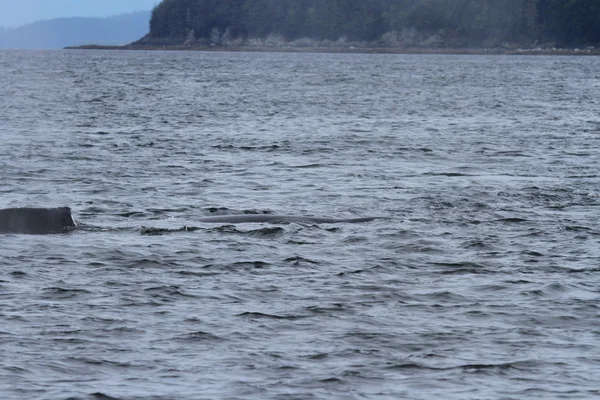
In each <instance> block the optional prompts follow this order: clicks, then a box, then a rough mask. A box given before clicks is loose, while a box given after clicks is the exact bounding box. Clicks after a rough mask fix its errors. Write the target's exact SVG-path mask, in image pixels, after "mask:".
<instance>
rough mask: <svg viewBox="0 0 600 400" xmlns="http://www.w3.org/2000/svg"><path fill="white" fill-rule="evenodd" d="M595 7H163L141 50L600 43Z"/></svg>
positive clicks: (356, 0)
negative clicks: (277, 45) (259, 45)
mask: <svg viewBox="0 0 600 400" xmlns="http://www.w3.org/2000/svg"><path fill="white" fill-rule="evenodd" d="M599 22H600V0H568V1H567V0H335V1H334V0H163V1H162V2H161V3H160V4H158V5H157V6H156V7H155V8H154V10H153V13H152V20H151V21H150V32H149V34H148V35H147V36H145V37H144V38H142V39H140V40H139V41H138V42H136V43H135V44H139V45H167V46H168V45H175V46H177V45H190V46H193V45H199V46H207V45H210V46H218V45H221V46H230V45H247V44H248V43H252V42H253V41H259V42H261V43H267V44H268V42H269V41H274V40H273V38H279V39H278V40H279V42H280V43H281V42H283V43H286V42H287V43H289V42H291V41H297V42H302V43H304V42H306V43H307V44H309V45H310V43H314V42H315V41H317V42H319V41H321V43H323V42H322V41H329V42H343V43H347V41H351V42H366V43H368V44H369V45H371V46H384V45H394V46H423V47H449V48H452V47H454V48H456V47H495V46H501V47H504V46H514V45H518V46H522V45H524V46H535V45H536V44H538V43H539V44H541V43H545V44H547V45H548V46H550V47H552V46H554V45H563V46H578V45H598V44H599V43H600V23H599Z"/></svg>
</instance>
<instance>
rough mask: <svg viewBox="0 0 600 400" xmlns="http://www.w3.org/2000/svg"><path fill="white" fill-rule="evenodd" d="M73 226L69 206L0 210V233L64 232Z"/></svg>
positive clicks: (73, 222)
mask: <svg viewBox="0 0 600 400" xmlns="http://www.w3.org/2000/svg"><path fill="white" fill-rule="evenodd" d="M75 226H76V225H75V221H73V217H72V216H71V209H70V208H69V207H59V208H6V209H2V210H0V233H17V234H31V235H44V234H49V233H62V232H66V231H68V230H70V229H71V228H73V227H75Z"/></svg>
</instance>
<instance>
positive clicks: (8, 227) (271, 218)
mask: <svg viewBox="0 0 600 400" xmlns="http://www.w3.org/2000/svg"><path fill="white" fill-rule="evenodd" d="M383 218H385V217H365V218H322V217H307V216H299V215H270V214H240V215H235V214H234V215H216V216H209V217H201V218H198V219H197V220H196V221H197V222H201V223H215V224H238V223H249V222H250V223H251V222H269V223H290V222H308V223H316V224H335V223H356V222H368V221H373V220H376V219H383ZM76 226H77V224H76V223H75V221H74V220H73V217H72V216H71V209H70V208H69V207H59V208H6V209H1V210H0V234H6V233H13V234H14V233H16V234H31V235H44V234H51V233H65V232H69V231H71V230H73V229H74V228H75V227H76ZM81 228H82V229H83V230H98V229H104V228H99V227H93V226H90V225H84V226H82V227H81ZM109 230H110V229H109Z"/></svg>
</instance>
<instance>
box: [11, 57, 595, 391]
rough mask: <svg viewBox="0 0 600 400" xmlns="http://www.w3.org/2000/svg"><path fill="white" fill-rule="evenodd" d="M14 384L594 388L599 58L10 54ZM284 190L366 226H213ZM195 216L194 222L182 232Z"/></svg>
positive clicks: (318, 210) (305, 210) (285, 197)
mask: <svg viewBox="0 0 600 400" xmlns="http://www.w3.org/2000/svg"><path fill="white" fill-rule="evenodd" d="M0 82H2V85H1V87H0V139H1V144H0V182H1V185H0V208H7V207H24V206H29V207H59V206H69V207H71V208H72V210H73V216H74V218H75V220H76V221H77V223H78V224H79V226H80V229H78V230H75V231H74V232H71V233H68V234H62V235H0V354H2V357H0V393H2V396H1V397H2V398H3V399H6V400H13V399H14V400H17V399H24V398H31V399H34V398H35V399H38V398H39V399H65V400H66V399H99V398H103V399H104V398H106V399H108V398H114V399H144V400H145V399H174V398H177V399H218V398H227V399H340V398H344V399H432V398H443V399H457V400H458V399H461V400H462V399H523V398H528V399H553V398H569V399H575V398H577V399H588V398H589V399H592V398H597V397H598V396H599V395H600V384H599V383H598V382H600V356H599V354H600V345H599V343H600V318H599V317H600V308H599V305H598V300H599V299H600V263H599V261H600V246H599V241H600V213H599V206H600V197H599V196H600V175H599V172H598V171H599V168H600V164H599V160H600V143H599V142H600V116H599V115H598V107H599V103H598V99H600V59H598V58H592V57H541V56H540V57H525V56H523V57H509V56H449V55H439V56H437V55H359V54H283V53H281V54H275V53H220V52H102V51H54V52H39V51H28V52H19V51H2V52H0ZM239 213H249V214H255V213H270V214H290V215H307V216H316V217H333V218H359V217H368V216H384V217H389V218H387V219H380V220H374V221H368V222H361V223H352V224H350V223H337V224H330V223H310V222H290V223H285V222H283V221H282V222H279V223H236V224H219V223H217V224H214V223H212V224H208V223H202V222H200V221H199V219H200V218H201V217H206V216H214V215H229V214H239ZM184 227H185V228H184Z"/></svg>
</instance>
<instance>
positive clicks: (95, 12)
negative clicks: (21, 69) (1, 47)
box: [0, 0, 160, 27]
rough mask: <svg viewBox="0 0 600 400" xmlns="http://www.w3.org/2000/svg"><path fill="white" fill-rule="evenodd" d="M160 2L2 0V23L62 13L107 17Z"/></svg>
mask: <svg viewBox="0 0 600 400" xmlns="http://www.w3.org/2000/svg"><path fill="white" fill-rule="evenodd" d="M158 3H160V0H0V26H4V27H17V26H21V25H25V24H28V23H30V22H34V21H38V20H41V19H53V18H61V17H108V16H110V15H116V14H123V13H127V12H132V11H146V10H151V9H152V8H153V7H154V6H155V5H157V4H158Z"/></svg>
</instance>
